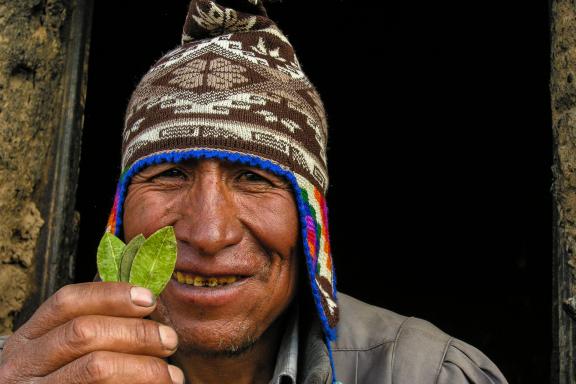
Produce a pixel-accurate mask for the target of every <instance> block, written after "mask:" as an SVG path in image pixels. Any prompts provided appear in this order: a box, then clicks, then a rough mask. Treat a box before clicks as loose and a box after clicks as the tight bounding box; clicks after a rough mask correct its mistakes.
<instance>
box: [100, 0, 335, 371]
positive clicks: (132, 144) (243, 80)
mask: <svg viewBox="0 0 576 384" xmlns="http://www.w3.org/2000/svg"><path fill="white" fill-rule="evenodd" d="M261 1H262V0H226V3H233V6H222V5H220V4H217V3H216V2H215V1H213V0H192V1H191V3H190V7H189V10H188V14H187V17H186V21H185V24H184V29H183V34H182V41H181V45H180V46H179V47H177V48H176V49H174V50H172V51H170V52H168V53H167V54H166V55H164V56H163V57H162V58H160V60H158V62H156V64H154V65H153V66H152V67H151V68H150V70H149V71H148V72H147V73H146V74H145V75H144V77H143V78H142V79H141V81H140V83H139V84H138V86H137V87H136V89H135V90H134V92H133V94H132V97H131V99H130V102H129V105H128V108H127V111H126V116H125V123H124V131H123V141H122V172H121V175H120V177H119V181H118V186H117V189H116V196H115V198H114V206H113V208H112V211H111V213H110V217H109V220H108V226H107V228H106V231H108V232H111V233H113V234H115V235H117V236H118V235H119V233H120V232H121V229H122V221H121V220H122V207H123V203H124V198H125V195H126V191H127V188H128V185H129V184H130V181H131V178H132V177H133V176H134V175H135V174H137V173H138V172H140V171H141V170H142V169H143V168H145V167H147V166H149V165H151V164H158V163H162V162H173V163H176V162H180V161H182V160H185V159H189V158H220V159H226V160H229V161H233V162H240V163H244V164H249V165H251V166H256V167H260V168H262V169H264V170H267V171H270V172H273V173H275V174H277V175H280V176H283V177H285V178H286V179H287V180H289V181H290V183H291V185H292V187H293V190H294V195H295V197H296V202H297V206H298V212H299V221H300V231H301V234H302V236H301V238H302V240H303V243H304V244H303V249H304V253H305V257H306V265H307V271H308V275H309V282H310V284H311V289H312V294H313V297H314V303H315V305H316V308H317V312H318V315H319V318H320V320H321V322H322V326H323V330H324V334H325V336H326V339H327V343H326V344H327V346H328V351H329V354H330V361H331V363H332V368H333V367H334V365H333V360H332V353H331V348H330V342H329V341H330V340H334V339H335V338H336V332H335V329H336V328H335V327H336V323H337V322H338V306H337V300H336V279H335V274H334V268H333V265H332V257H331V252H330V241H329V236H328V208H327V206H326V199H325V195H326V191H327V188H328V170H327V163H326V143H327V136H328V126H327V121H326V114H325V110H324V106H323V104H322V101H321V99H320V95H319V94H318V92H317V91H316V89H315V88H314V86H313V85H312V83H311V82H310V81H309V80H308V78H307V77H306V75H305V74H304V72H303V71H302V68H301V67H300V64H299V62H298V59H297V57H296V54H295V53H294V49H293V47H292V45H291V44H290V42H289V41H288V39H287V38H286V36H285V35H284V34H283V33H282V31H281V30H280V29H279V28H278V26H277V25H276V24H275V23H274V22H273V21H272V20H270V19H269V18H268V15H267V12H266V9H265V8H264V5H263V4H262V2H261ZM220 3H224V0H221V1H220ZM333 376H334V380H335V375H333Z"/></svg>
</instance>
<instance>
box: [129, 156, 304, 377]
mask: <svg viewBox="0 0 576 384" xmlns="http://www.w3.org/2000/svg"><path fill="white" fill-rule="evenodd" d="M166 225H173V226H174V230H175V233H176V238H177V239H178V259H177V263H176V270H175V274H174V278H173V279H172V281H171V282H170V283H169V285H168V287H167V288H166V289H165V291H164V292H163V293H162V296H161V300H160V301H159V303H158V306H157V311H156V312H154V313H153V314H152V316H151V318H152V319H154V320H157V321H159V322H161V323H164V324H168V325H170V326H171V327H172V328H174V329H175V330H176V332H177V333H178V336H179V340H180V343H179V348H178V351H177V353H176V354H175V355H174V357H173V358H174V360H175V361H177V362H178V365H179V366H181V367H182V368H183V369H184V371H185V373H186V376H187V377H188V378H189V379H190V382H193V383H195V382H199V383H205V382H268V381H269V378H270V377H271V376H272V374H273V368H274V360H275V356H276V353H277V348H278V345H279V341H280V337H281V329H280V328H281V327H285V324H282V322H281V321H278V319H279V318H280V315H281V314H282V313H283V312H285V310H286V309H287V308H288V307H289V305H290V304H291V303H292V300H293V298H294V295H295V293H296V283H297V272H298V271H297V266H298V261H299V258H300V255H298V253H299V252H300V251H299V250H298V240H299V238H298V211H297V208H296V203H295V200H294V197H293V194H292V189H291V186H290V184H289V183H288V182H287V181H286V180H285V179H284V178H282V177H279V176H277V175H275V174H273V173H270V172H267V171H264V170H262V169H259V168H254V167H250V166H246V165H242V164H235V163H231V162H228V161H222V160H219V159H201V160H196V159H193V160H187V161H184V162H182V163H180V164H171V163H166V164H160V165H153V166H150V167H148V168H146V169H144V170H143V171H141V172H140V173H138V174H137V175H135V176H134V178H133V179H132V182H131V183H130V186H129V188H128V192H127V196H126V200H125V203H124V233H125V237H126V239H131V238H133V237H134V236H136V235H137V234H139V233H143V234H144V235H145V236H146V237H147V236H149V235H150V234H152V233H153V232H155V231H156V230H157V229H159V228H161V227H163V226H166ZM282 320H283V319H282ZM284 322H285V321H284ZM231 357H233V358H231ZM216 361H217V362H218V364H217V365H215V362H216ZM209 366H217V367H218V371H217V372H216V373H217V375H216V376H213V377H212V378H213V380H208V378H207V377H206V374H207V373H213V372H210V370H207V369H206V367H209ZM242 376H245V377H246V379H243V378H242Z"/></svg>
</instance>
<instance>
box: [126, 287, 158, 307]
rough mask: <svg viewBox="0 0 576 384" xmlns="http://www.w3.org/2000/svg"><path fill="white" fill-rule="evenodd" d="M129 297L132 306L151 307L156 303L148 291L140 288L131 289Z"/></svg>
mask: <svg viewBox="0 0 576 384" xmlns="http://www.w3.org/2000/svg"><path fill="white" fill-rule="evenodd" d="M130 297H131V298H132V302H133V303H134V304H136V305H139V306H141V307H151V306H153V305H154V302H155V301H156V298H155V297H154V294H153V293H152V292H151V291H150V290H149V289H146V288H142V287H132V288H131V289H130Z"/></svg>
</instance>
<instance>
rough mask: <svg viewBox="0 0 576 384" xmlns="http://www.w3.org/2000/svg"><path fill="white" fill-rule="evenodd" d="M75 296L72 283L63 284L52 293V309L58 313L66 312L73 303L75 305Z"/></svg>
mask: <svg viewBox="0 0 576 384" xmlns="http://www.w3.org/2000/svg"><path fill="white" fill-rule="evenodd" d="M75 296H76V295H75V289H74V287H73V286H72V285H71V284H69V285H65V286H63V287H62V288H60V289H59V290H58V291H56V293H55V294H54V295H52V300H51V307H52V310H53V311H54V312H56V313H59V312H66V311H67V309H68V308H69V307H70V306H71V305H74V303H75V300H74V298H75Z"/></svg>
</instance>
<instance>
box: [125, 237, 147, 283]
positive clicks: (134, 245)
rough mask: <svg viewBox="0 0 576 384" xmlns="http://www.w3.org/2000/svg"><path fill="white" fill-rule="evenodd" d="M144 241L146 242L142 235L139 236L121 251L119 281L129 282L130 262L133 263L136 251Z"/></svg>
mask: <svg viewBox="0 0 576 384" xmlns="http://www.w3.org/2000/svg"><path fill="white" fill-rule="evenodd" d="M144 241H146V238H145V237H144V236H143V235H142V234H139V235H138V236H135V237H134V238H133V239H132V240H130V242H129V243H128V244H127V245H126V247H125V248H124V250H123V251H122V256H121V260H122V261H121V262H120V281H125V282H129V281H130V269H131V268H132V262H133V261H134V257H135V256H136V253H137V252H138V249H140V247H141V246H142V244H144Z"/></svg>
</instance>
